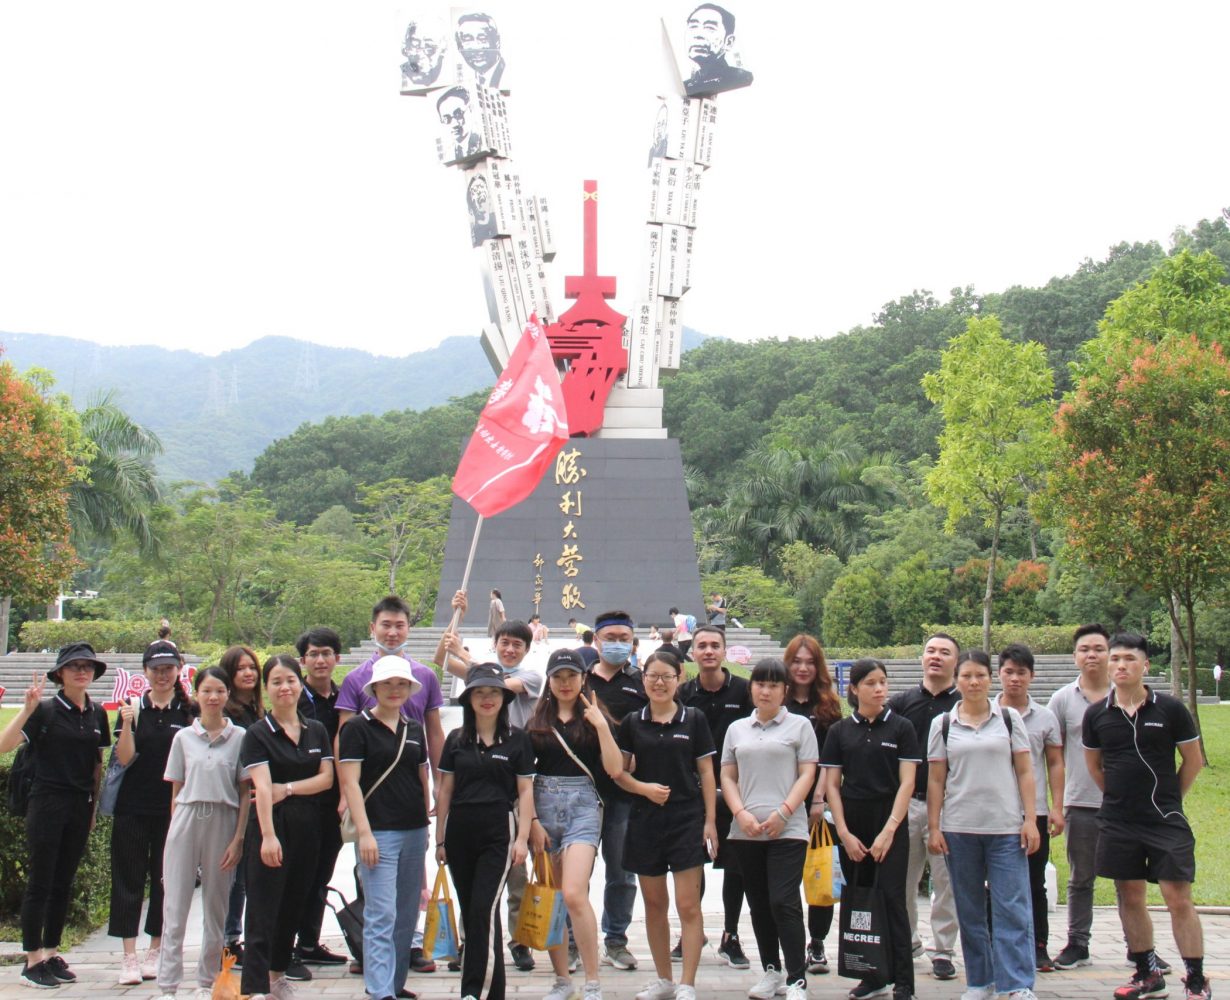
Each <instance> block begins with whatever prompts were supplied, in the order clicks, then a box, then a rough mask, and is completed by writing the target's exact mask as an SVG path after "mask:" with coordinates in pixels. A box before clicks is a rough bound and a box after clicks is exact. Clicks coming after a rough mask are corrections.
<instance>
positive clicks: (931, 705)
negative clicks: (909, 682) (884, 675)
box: [888, 683, 961, 800]
mask: <svg viewBox="0 0 1230 1000" xmlns="http://www.w3.org/2000/svg"><path fill="white" fill-rule="evenodd" d="M960 700H961V695H960V693H959V692H958V691H957V686H956V685H955V684H954V685H952V686H951V687H949V688H946V689H945V690H943V691H941V692H940V693H939V694H932V693H931V692H930V691H928V690H927V688H926V687H925V686H923V685H922V684H921V683H920V684H917V685H916V686H914V687H912V688H910V689H909V690H908V691H902V692H901V693H900V694H895V695H893V696H892V698H890V699H889V701H888V707H889V708H891V709H892V710H893V711H894V712H896V713H897V714H898V715H901V716H904V717H905V718H906V719H908V720H909V722H910V724H911V725H912V726H913V727H914V735H915V737H916V738H917V739H918V746H919V747H920V748H922V747H925V746H926V745H927V740H928V739H929V738H930V736H931V723H932V722H933V721H934V720H935V719H936V718H938V717H939V716H941V715H943V714H944V713H945V712H947V711H948V710H949V709H950V708H952V706H953V705H955V704H956V703H957V702H959V701H960ZM914 798H916V799H923V800H925V799H926V798H927V768H926V767H920V768H919V769H918V774H916V775H915V776H914Z"/></svg>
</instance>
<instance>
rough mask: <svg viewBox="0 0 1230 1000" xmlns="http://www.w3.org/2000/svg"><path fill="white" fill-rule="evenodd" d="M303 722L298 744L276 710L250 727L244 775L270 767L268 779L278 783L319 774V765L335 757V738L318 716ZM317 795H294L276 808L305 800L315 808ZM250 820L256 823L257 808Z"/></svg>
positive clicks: (243, 759) (243, 749)
mask: <svg viewBox="0 0 1230 1000" xmlns="http://www.w3.org/2000/svg"><path fill="white" fill-rule="evenodd" d="M300 722H301V723H302V726H301V728H300V730H299V742H298V743H297V744H296V743H295V742H294V741H293V740H292V739H291V738H290V737H289V736H287V735H286V731H285V730H284V729H283V728H282V727H281V726H280V725H279V724H278V720H277V719H275V718H274V717H273V713H269V714H267V715H266V716H265V717H264V718H263V719H261V720H260V722H258V723H257V724H256V725H254V726H253V727H252V728H251V729H249V730H247V731H246V732H245V733H244V737H243V746H242V747H241V748H240V751H239V760H240V762H241V763H242V764H243V770H244V777H251V773H252V770H253V769H254V768H258V767H267V768H269V780H270V781H271V782H273V783H274V784H275V785H280V784H284V783H286V782H288V781H307V780H308V779H309V778H314V777H316V775H317V774H319V773H320V765H321V764H322V763H323V762H324V761H332V760H333V741H332V740H331V739H329V733H328V731H327V730H326V729H325V727H324V726H322V725H321V724H320V723H319V722H317V721H316V720H315V719H302V718H301V719H300ZM318 795H319V793H318ZM318 795H291V796H290V797H288V798H285V799H283V800H282V801H281V802H279V803H277V804H276V805H275V806H274V807H273V808H274V809H275V810H278V809H281V808H285V807H287V806H288V805H289V806H291V807H292V808H297V807H295V806H294V805H292V804H293V803H303V804H307V805H311V806H312V807H313V808H314V809H315V808H317V807H318V801H317V800H318ZM251 819H252V821H253V822H255V821H256V819H257V815H256V810H255V809H253V810H252V811H251Z"/></svg>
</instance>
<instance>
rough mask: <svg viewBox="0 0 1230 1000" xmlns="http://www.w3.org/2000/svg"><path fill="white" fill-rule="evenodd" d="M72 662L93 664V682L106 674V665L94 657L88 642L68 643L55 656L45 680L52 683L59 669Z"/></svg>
mask: <svg viewBox="0 0 1230 1000" xmlns="http://www.w3.org/2000/svg"><path fill="white" fill-rule="evenodd" d="M74 660H86V661H88V662H90V663H92V664H94V679H95V680H98V678H100V677H101V676H102V675H103V674H105V673H106V672H107V665H106V664H105V663H104V662H103V661H102V660H100V659H99V658H98V657H97V656H96V655H95V653H94V647H93V646H91V645H90V644H89V643H88V642H70V643H69V644H68V645H67V646H62V647H61V648H60V651H59V652H58V653H57V654H56V665H55V666H54V667H52V668H51V669H50V670H48V671H47V679H48V680H49V681H54V680H55V679H56V674H57V673H59V671H60V668H61V667H63V666H64V665H65V664H67V663H72V662H73V661H74Z"/></svg>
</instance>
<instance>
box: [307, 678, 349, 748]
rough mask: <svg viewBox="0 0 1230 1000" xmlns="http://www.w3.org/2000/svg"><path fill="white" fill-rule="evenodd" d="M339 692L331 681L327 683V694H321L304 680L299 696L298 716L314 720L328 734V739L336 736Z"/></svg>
mask: <svg viewBox="0 0 1230 1000" xmlns="http://www.w3.org/2000/svg"><path fill="white" fill-rule="evenodd" d="M339 694H341V690H340V689H339V688H338V686H337V685H336V684H334V683H333V681H329V693H328V694H321V693H320V692H319V691H317V690H316V689H315V688H314V687H312V685H311V684H309V683H308V682H307V681H306V680H304V682H303V690H302V691H301V692H300V694H299V714H300V715H302V716H303V717H304V718H305V719H315V720H316V721H317V722H319V723H320V724H321V725H322V726H324V727H325V730H326V731H327V732H328V734H329V739H333V737H335V736H336V735H337V698H338V695H339Z"/></svg>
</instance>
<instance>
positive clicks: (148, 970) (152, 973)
mask: <svg viewBox="0 0 1230 1000" xmlns="http://www.w3.org/2000/svg"><path fill="white" fill-rule="evenodd" d="M160 953H161V952H160V950H159V949H158V948H151V949H150V950H149V951H147V952H146V953H145V958H144V959H143V960H142V962H141V978H142V979H157V978H158V957H159V955H160Z"/></svg>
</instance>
